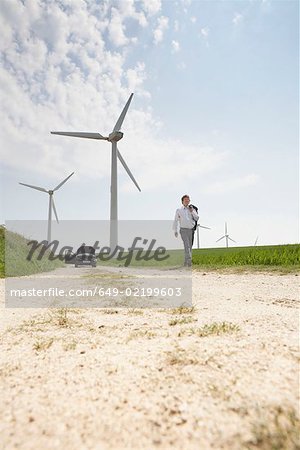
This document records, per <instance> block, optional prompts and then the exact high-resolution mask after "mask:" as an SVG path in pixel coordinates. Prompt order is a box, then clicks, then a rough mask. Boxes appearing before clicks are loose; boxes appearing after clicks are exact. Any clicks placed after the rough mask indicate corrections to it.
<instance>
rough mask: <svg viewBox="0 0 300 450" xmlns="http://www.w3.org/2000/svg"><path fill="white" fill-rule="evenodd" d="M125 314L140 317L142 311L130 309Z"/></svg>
mask: <svg viewBox="0 0 300 450" xmlns="http://www.w3.org/2000/svg"><path fill="white" fill-rule="evenodd" d="M127 314H129V315H132V316H142V315H143V314H144V311H143V310H142V309H137V308H132V309H129V310H128V311H127Z"/></svg>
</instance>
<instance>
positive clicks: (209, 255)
mask: <svg viewBox="0 0 300 450" xmlns="http://www.w3.org/2000/svg"><path fill="white" fill-rule="evenodd" d="M151 254H152V255H153V252H152V253H151ZM168 254H169V255H170V258H168V259H167V260H165V261H162V262H159V263H158V262H156V261H155V260H154V259H151V260H149V261H143V260H142V261H136V260H135V258H134V257H133V258H132V261H131V262H130V267H155V268H168V267H174V266H180V265H182V264H183V259H184V254H183V250H170V251H168ZM124 256H126V254H125V255H124ZM98 264H101V265H107V266H119V267H121V266H124V265H125V262H124V261H119V260H117V259H112V260H109V261H107V262H101V261H98ZM193 268H194V269H197V268H198V269H205V270H214V269H218V270H220V269H224V270H234V271H235V272H239V271H244V270H247V269H252V270H267V271H281V272H294V271H300V245H299V244H287V245H272V246H260V247H233V248H209V249H199V250H198V249H194V250H193Z"/></svg>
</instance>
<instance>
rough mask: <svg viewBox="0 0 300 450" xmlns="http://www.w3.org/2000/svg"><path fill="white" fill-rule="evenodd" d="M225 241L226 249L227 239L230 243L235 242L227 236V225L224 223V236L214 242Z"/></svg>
mask: <svg viewBox="0 0 300 450" xmlns="http://www.w3.org/2000/svg"><path fill="white" fill-rule="evenodd" d="M224 238H225V239H226V248H228V239H229V240H230V241H232V242H235V241H234V240H233V239H231V237H229V234H228V233H227V223H226V222H225V234H224V236H222V237H220V239H218V240H217V241H216V242H219V241H221V239H224Z"/></svg>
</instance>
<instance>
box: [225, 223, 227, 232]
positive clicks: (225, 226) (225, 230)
mask: <svg viewBox="0 0 300 450" xmlns="http://www.w3.org/2000/svg"><path fill="white" fill-rule="evenodd" d="M225 234H227V222H225Z"/></svg>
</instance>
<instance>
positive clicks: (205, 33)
mask: <svg viewBox="0 0 300 450" xmlns="http://www.w3.org/2000/svg"><path fill="white" fill-rule="evenodd" d="M209 32H210V30H209V28H208V27H204V28H201V30H200V33H201V36H203V38H204V39H207V38H208V36H209Z"/></svg>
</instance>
